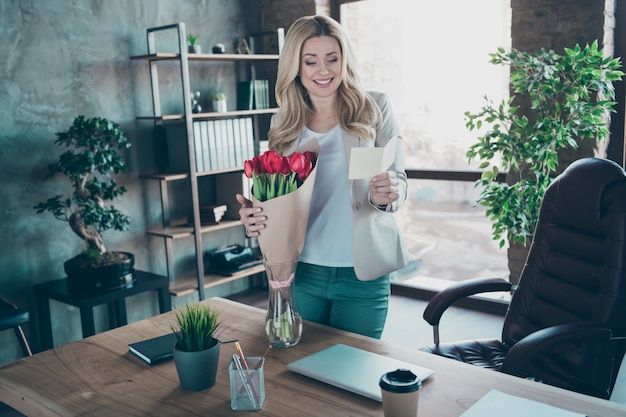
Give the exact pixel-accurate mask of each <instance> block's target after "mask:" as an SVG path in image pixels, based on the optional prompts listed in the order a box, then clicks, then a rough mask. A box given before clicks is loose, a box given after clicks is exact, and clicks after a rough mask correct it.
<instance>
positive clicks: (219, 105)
mask: <svg viewBox="0 0 626 417" xmlns="http://www.w3.org/2000/svg"><path fill="white" fill-rule="evenodd" d="M227 100H228V97H227V96H226V94H224V93H215V94H214V95H213V111H214V112H218V113H226V111H227V109H228V102H227Z"/></svg>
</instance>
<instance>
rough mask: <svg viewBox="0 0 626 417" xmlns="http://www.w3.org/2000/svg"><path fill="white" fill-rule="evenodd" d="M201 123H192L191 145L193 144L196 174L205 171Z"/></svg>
mask: <svg viewBox="0 0 626 417" xmlns="http://www.w3.org/2000/svg"><path fill="white" fill-rule="evenodd" d="M201 128H202V122H199V121H194V122H193V143H194V156H195V159H196V172H202V171H205V170H206V168H205V167H204V150H203V143H202V132H201Z"/></svg>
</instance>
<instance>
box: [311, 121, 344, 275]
mask: <svg viewBox="0 0 626 417" xmlns="http://www.w3.org/2000/svg"><path fill="white" fill-rule="evenodd" d="M343 135H344V133H343V131H342V130H341V127H340V126H339V125H337V126H335V127H334V128H332V129H331V130H329V131H328V132H326V133H317V132H314V131H312V130H310V129H308V128H307V127H305V128H304V130H303V131H302V134H301V135H300V141H299V144H300V145H302V144H304V143H306V142H308V141H309V140H311V139H313V138H316V139H317V140H318V142H319V145H320V153H319V158H318V160H317V174H316V178H315V187H314V190H313V201H312V202H311V209H310V213H309V223H308V231H307V235H306V239H305V241H304V248H303V249H302V254H301V255H300V261H302V262H306V263H311V264H315V265H321V266H331V267H351V266H354V259H353V257H354V255H353V252H352V208H351V204H350V190H349V182H348V166H347V164H346V151H345V147H344V143H343Z"/></svg>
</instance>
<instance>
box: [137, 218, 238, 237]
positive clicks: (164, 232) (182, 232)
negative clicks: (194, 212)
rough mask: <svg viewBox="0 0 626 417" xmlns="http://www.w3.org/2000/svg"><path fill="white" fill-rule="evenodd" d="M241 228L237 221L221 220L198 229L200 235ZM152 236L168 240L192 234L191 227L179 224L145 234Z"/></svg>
mask: <svg viewBox="0 0 626 417" xmlns="http://www.w3.org/2000/svg"><path fill="white" fill-rule="evenodd" d="M237 226H241V222H240V221H239V220H222V221H220V222H219V223H218V224H212V225H210V226H202V227H201V228H200V234H204V233H209V232H215V231H216V230H223V229H229V228H231V227H237ZM147 233H148V234H149V235H152V236H159V237H166V238H169V239H180V238H183V237H187V236H192V235H193V234H194V231H193V226H188V225H187V224H181V225H180V226H171V227H160V228H156V229H151V230H148V232H147Z"/></svg>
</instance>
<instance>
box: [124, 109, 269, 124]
mask: <svg viewBox="0 0 626 417" xmlns="http://www.w3.org/2000/svg"><path fill="white" fill-rule="evenodd" d="M277 111H278V109H277V108H271V109H258V110H234V111H227V112H223V113H217V112H207V113H194V114H192V115H191V118H192V119H193V120H201V119H202V120H206V119H224V118H228V117H241V116H255V115H258V114H272V113H276V112H277ZM136 119H137V120H152V121H169V120H184V119H185V115H184V114H165V115H161V116H137V117H136Z"/></svg>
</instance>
